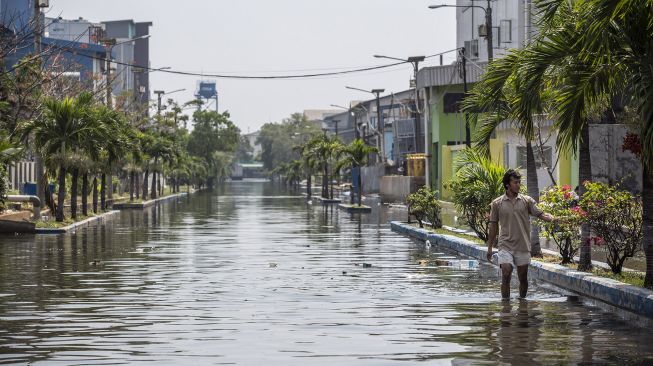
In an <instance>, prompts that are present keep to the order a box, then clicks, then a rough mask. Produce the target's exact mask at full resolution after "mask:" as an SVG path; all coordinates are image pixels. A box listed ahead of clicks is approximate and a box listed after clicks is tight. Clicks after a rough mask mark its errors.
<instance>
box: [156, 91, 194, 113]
mask: <svg viewBox="0 0 653 366" xmlns="http://www.w3.org/2000/svg"><path fill="white" fill-rule="evenodd" d="M184 90H186V88H182V89H177V90H173V91H169V92H166V91H164V90H155V91H154V92H153V93H154V94H156V96H157V108H156V114H161V97H162V96H164V95H168V94H172V93H176V92H180V91H184Z"/></svg>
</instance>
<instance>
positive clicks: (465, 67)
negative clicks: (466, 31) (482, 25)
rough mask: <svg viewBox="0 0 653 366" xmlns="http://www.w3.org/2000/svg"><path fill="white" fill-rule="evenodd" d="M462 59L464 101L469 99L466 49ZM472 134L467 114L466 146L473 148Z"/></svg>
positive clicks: (461, 56) (463, 50)
mask: <svg viewBox="0 0 653 366" xmlns="http://www.w3.org/2000/svg"><path fill="white" fill-rule="evenodd" d="M460 59H461V66H462V70H461V72H462V76H463V99H465V98H466V97H467V59H466V58H465V47H463V48H461V49H460ZM470 135H471V132H470V130H469V115H468V114H467V112H465V145H467V147H472V139H471V136H470Z"/></svg>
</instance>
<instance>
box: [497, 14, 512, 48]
mask: <svg viewBox="0 0 653 366" xmlns="http://www.w3.org/2000/svg"><path fill="white" fill-rule="evenodd" d="M499 34H500V36H501V43H512V20H509V19H504V20H502V21H501V22H500V24H499Z"/></svg>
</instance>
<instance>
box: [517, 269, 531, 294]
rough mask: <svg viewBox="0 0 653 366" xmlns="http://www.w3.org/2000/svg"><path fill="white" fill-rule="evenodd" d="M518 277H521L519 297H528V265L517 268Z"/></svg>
mask: <svg viewBox="0 0 653 366" xmlns="http://www.w3.org/2000/svg"><path fill="white" fill-rule="evenodd" d="M517 277H519V297H521V298H524V297H526V292H527V291H528V264H526V265H523V266H517Z"/></svg>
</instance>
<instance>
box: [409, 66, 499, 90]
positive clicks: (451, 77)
mask: <svg viewBox="0 0 653 366" xmlns="http://www.w3.org/2000/svg"><path fill="white" fill-rule="evenodd" d="M486 66H487V62H478V63H474V64H472V63H467V65H466V69H467V83H475V82H477V81H478V80H479V79H480V78H481V75H483V73H484V72H485V67H486ZM462 83H463V79H462V77H461V72H460V68H459V67H458V65H457V64H453V65H443V66H433V67H425V68H423V69H421V70H419V72H418V73H417V88H418V89H422V88H427V87H430V86H444V85H460V84H462Z"/></svg>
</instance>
